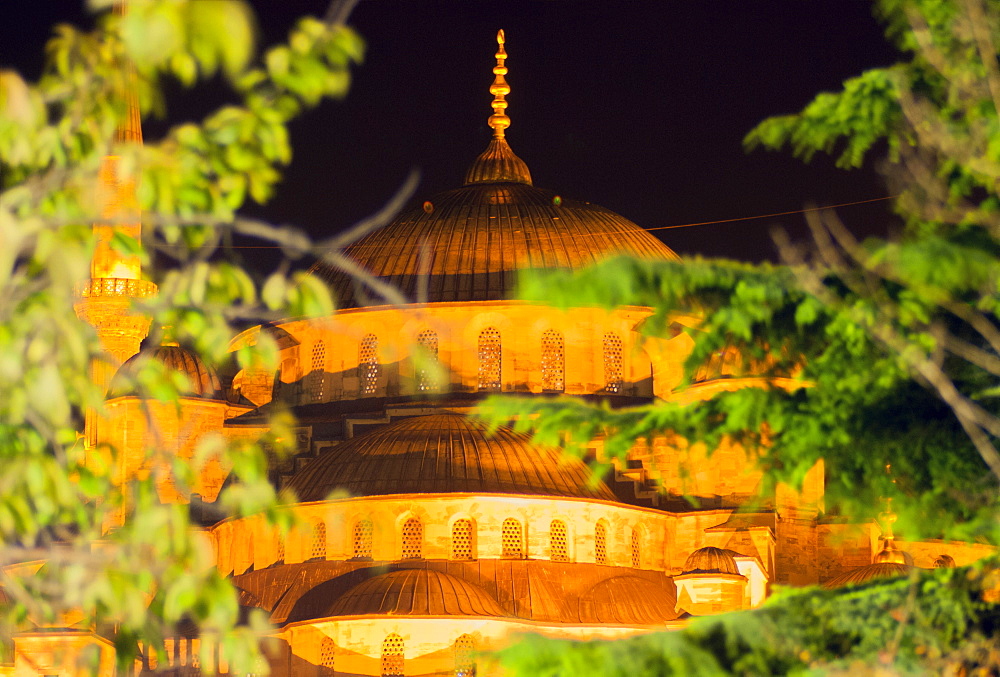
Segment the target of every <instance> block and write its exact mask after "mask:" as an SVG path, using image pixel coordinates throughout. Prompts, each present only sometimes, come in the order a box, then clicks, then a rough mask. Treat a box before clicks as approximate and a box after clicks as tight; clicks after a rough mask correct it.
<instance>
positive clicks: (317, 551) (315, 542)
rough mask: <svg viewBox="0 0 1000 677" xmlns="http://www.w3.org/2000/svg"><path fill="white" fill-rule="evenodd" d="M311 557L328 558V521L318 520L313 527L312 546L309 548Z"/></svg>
mask: <svg viewBox="0 0 1000 677" xmlns="http://www.w3.org/2000/svg"><path fill="white" fill-rule="evenodd" d="M309 558H310V559H326V522H322V521H320V522H316V523H314V524H313V529H312V547H311V548H310V549H309Z"/></svg>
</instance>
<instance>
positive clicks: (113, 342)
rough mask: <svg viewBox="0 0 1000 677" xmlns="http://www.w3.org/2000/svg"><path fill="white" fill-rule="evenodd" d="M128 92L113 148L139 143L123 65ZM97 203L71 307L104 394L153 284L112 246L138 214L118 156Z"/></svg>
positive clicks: (92, 432)
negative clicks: (87, 339)
mask: <svg viewBox="0 0 1000 677" xmlns="http://www.w3.org/2000/svg"><path fill="white" fill-rule="evenodd" d="M125 11H126V0H118V2H116V3H115V12H116V13H117V14H118V15H119V16H124V15H125ZM125 68H127V69H128V72H127V74H126V78H125V79H126V82H128V83H129V84H128V85H126V87H127V89H126V91H125V92H124V96H123V98H124V101H125V107H126V112H125V117H124V119H123V120H122V121H121V123H120V124H119V126H118V129H117V131H116V132H115V145H116V146H117V145H119V144H125V143H132V144H142V124H141V118H140V116H139V104H138V97H137V96H136V92H135V89H134V87H133V86H132V83H133V82H134V79H135V71H134V69H133V66H132V65H131V64H127V65H126V66H125ZM97 199H98V205H99V208H100V220H99V221H97V222H96V223H94V234H95V235H96V237H97V248H96V249H95V251H94V258H93V260H92V261H91V265H90V280H89V281H87V282H86V283H83V284H81V285H80V286H79V288H78V289H77V297H78V301H77V303H76V304H75V305H74V309H75V310H76V314H77V316H78V317H79V318H80V319H82V320H84V321H85V322H87V323H89V324H90V325H92V326H93V327H94V328H95V329H96V330H97V335H98V337H99V338H100V341H101V347H102V348H103V349H104V352H105V357H104V358H103V359H98V360H94V362H93V364H92V365H91V378H92V379H93V381H94V383H96V384H97V385H98V386H100V388H101V391H102V392H107V389H108V384H109V383H110V381H111V377H112V376H113V375H114V373H115V371H116V370H117V369H118V367H119V366H121V364H122V363H123V362H124V361H125V360H127V359H128V358H130V357H131V356H132V355H135V354H136V353H137V352H139V344H140V343H141V342H142V339H143V338H145V337H146V334H147V333H148V332H149V324H150V318H149V317H146V316H144V315H138V314H136V313H134V312H133V311H132V307H131V306H132V301H133V300H134V299H141V298H148V297H150V296H153V295H154V294H155V293H156V285H155V284H153V283H152V282H148V281H145V280H143V279H141V277H142V270H141V267H140V263H139V259H138V257H135V256H126V255H124V254H121V253H119V252H116V251H114V250H113V249H112V248H111V240H112V238H113V237H114V235H115V233H122V234H124V235H127V236H129V237H132V238H135V239H136V240H138V239H139V235H140V223H141V214H140V211H139V203H138V198H137V193H136V178H135V176H134V175H125V174H124V172H123V167H122V158H121V156H119V155H114V154H111V155H106V156H105V157H104V159H103V160H102V162H101V168H100V171H99V173H98V187H97ZM96 427H97V419H96V416H95V412H94V411H92V410H88V411H87V421H86V440H87V443H88V444H91V445H92V444H94V443H95V442H96V439H97V429H96Z"/></svg>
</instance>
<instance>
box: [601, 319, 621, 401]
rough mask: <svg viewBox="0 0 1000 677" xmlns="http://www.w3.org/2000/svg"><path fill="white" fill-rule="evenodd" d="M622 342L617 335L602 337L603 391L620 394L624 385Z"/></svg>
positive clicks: (611, 334) (609, 334)
mask: <svg viewBox="0 0 1000 677" xmlns="http://www.w3.org/2000/svg"><path fill="white" fill-rule="evenodd" d="M624 352H625V351H624V350H623V349H622V340H621V339H620V338H618V335H617V334H613V333H611V332H608V333H607V334H605V335H604V390H605V392H608V393H612V394H615V395H617V394H620V393H621V391H622V389H623V387H624V385H625V358H624Z"/></svg>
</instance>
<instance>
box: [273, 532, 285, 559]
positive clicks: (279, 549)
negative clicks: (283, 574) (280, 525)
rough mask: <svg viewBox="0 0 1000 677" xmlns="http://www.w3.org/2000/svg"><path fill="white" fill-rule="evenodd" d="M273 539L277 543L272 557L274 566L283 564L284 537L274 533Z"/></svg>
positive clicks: (279, 533)
mask: <svg viewBox="0 0 1000 677" xmlns="http://www.w3.org/2000/svg"><path fill="white" fill-rule="evenodd" d="M274 537H275V538H276V539H277V541H278V547H277V548H276V550H277V552H276V553H275V555H274V563H275V564H284V563H285V537H284V535H282V534H281V532H276V533H275V534H274Z"/></svg>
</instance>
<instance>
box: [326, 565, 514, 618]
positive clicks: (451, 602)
mask: <svg viewBox="0 0 1000 677" xmlns="http://www.w3.org/2000/svg"><path fill="white" fill-rule="evenodd" d="M309 594H310V593H306V595H307V596H308V595H309ZM328 608H329V611H328V612H327V613H326V616H370V615H380V616H381V615H392V616H507V615H508V614H507V613H506V612H505V611H504V610H503V609H502V608H501V607H500V604H499V603H497V601H496V600H495V599H493V598H492V597H490V594H489V593H488V592H486V591H485V590H483V589H482V588H480V587H479V586H477V585H474V584H472V583H469V582H468V581H464V580H462V579H461V578H457V577H455V576H449V575H448V574H444V573H441V572H439V571H433V570H430V569H403V570H400V571H390V572H389V573H385V574H381V575H378V576H375V577H373V578H369V579H368V580H367V581H365V582H363V583H360V584H358V585H356V586H354V587H353V588H351V589H350V590H348V591H347V592H346V593H344V594H343V595H341V596H340V597H339V598H337V599H336V600H334V601H333V603H332V604H329V607H328Z"/></svg>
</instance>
